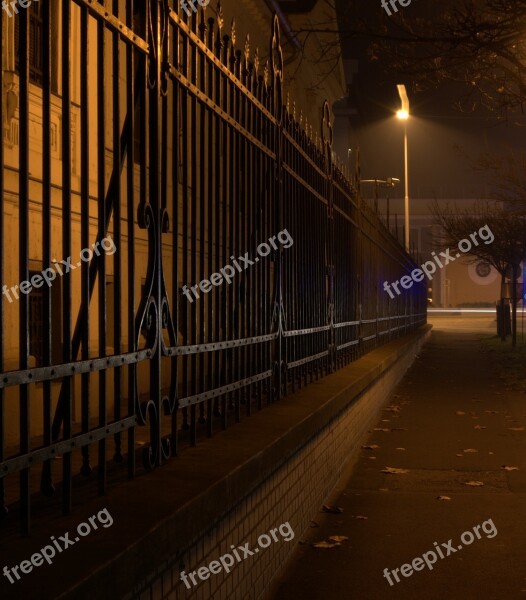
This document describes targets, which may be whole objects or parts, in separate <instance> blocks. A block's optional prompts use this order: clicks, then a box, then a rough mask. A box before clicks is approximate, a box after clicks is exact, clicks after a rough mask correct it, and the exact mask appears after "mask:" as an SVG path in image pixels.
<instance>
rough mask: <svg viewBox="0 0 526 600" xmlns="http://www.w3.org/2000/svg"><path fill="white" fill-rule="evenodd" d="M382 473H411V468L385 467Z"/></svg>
mask: <svg viewBox="0 0 526 600" xmlns="http://www.w3.org/2000/svg"><path fill="white" fill-rule="evenodd" d="M381 472H382V473H388V474H389V475H397V474H399V473H400V474H402V473H409V469H398V468H397V467H385V469H382V471H381Z"/></svg>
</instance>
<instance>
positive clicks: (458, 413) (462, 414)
mask: <svg viewBox="0 0 526 600" xmlns="http://www.w3.org/2000/svg"><path fill="white" fill-rule="evenodd" d="M455 414H456V415H458V416H459V417H462V416H464V415H465V414H466V413H465V412H464V411H462V410H457V412H456V413H455Z"/></svg>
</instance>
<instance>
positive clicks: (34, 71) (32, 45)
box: [14, 0, 59, 93]
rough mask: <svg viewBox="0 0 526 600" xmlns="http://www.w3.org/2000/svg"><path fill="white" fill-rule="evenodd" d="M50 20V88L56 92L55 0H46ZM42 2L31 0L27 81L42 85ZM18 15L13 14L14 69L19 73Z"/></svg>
mask: <svg viewBox="0 0 526 600" xmlns="http://www.w3.org/2000/svg"><path fill="white" fill-rule="evenodd" d="M48 2H49V11H50V22H51V90H52V91H53V92H55V93H57V92H58V43H59V27H58V20H57V19H58V6H59V5H58V4H57V2H56V0H48ZM43 7H44V2H32V3H31V4H30V5H29V7H28V8H26V9H25V10H27V11H28V12H29V48H28V52H29V81H30V82H31V83H33V84H35V85H38V86H42V85H43V83H44V64H43V58H42V57H43V53H42V44H43V43H44V42H45V40H44V36H45V33H46V32H45V31H44V19H43V15H44V9H43ZM19 17H20V15H15V16H14V19H15V71H16V73H20V55H21V49H20V18H19Z"/></svg>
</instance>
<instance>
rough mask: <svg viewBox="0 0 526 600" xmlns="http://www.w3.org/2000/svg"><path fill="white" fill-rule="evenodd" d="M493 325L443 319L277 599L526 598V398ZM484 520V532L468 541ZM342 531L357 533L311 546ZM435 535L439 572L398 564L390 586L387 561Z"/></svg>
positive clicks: (401, 558)
mask: <svg viewBox="0 0 526 600" xmlns="http://www.w3.org/2000/svg"><path fill="white" fill-rule="evenodd" d="M441 323H445V321H444V322H441ZM482 330H484V327H483V328H482ZM485 330H486V331H488V332H489V333H492V328H490V327H486V328H485ZM482 335H483V334H481V328H477V332H476V333H473V332H472V333H470V332H468V331H466V329H465V328H462V327H461V328H458V329H457V330H456V331H453V330H451V329H450V328H448V327H442V326H441V324H437V327H436V330H434V331H433V333H432V336H431V339H430V341H429V342H428V344H427V345H426V346H425V347H424V349H423V350H422V352H421V354H420V356H419V358H417V360H416V362H415V364H414V365H413V367H412V368H411V370H410V371H409V372H408V374H407V375H406V377H405V378H404V380H403V382H402V383H401V385H400V386H399V388H398V389H397V390H396V391H395V393H394V395H393V397H392V400H391V404H390V407H389V408H387V409H386V410H385V411H384V412H383V414H382V415H381V417H380V419H379V421H378V423H377V424H376V425H375V428H376V429H375V430H374V431H371V434H370V437H369V439H368V440H367V442H366V445H371V446H373V445H377V446H378V448H374V449H368V450H367V449H364V450H362V451H361V456H360V459H359V461H358V463H357V465H356V466H355V469H354V472H353V474H352V476H351V477H350V480H349V478H347V481H346V482H345V483H344V484H342V486H341V488H340V489H339V490H338V491H337V492H336V493H335V494H334V497H333V498H331V500H330V502H329V504H330V505H332V506H337V507H341V508H342V509H343V513H341V514H323V513H321V512H320V514H319V515H318V517H316V522H315V523H313V527H312V528H311V529H310V530H309V532H308V535H306V536H304V538H303V540H302V541H303V543H302V544H301V545H300V546H299V547H298V550H297V552H296V555H295V557H294V558H293V560H292V562H291V563H290V564H289V567H288V569H287V571H286V573H285V575H284V576H283V577H282V578H281V579H280V581H279V583H278V588H277V592H276V594H275V595H274V596H273V599H274V600H296V599H300V598H301V599H302V600H303V599H304V600H341V599H344V598H345V599H352V600H366V599H367V600H369V599H373V600H376V599H384V598H385V599H392V600H402V599H403V600H413V599H414V600H423V599H425V600H434V599H436V600H438V599H440V600H442V599H445V598H447V599H451V600H457V599H458V600H470V599H477V600H503V599H506V600H510V599H511V600H513V599H516V598H517V599H519V598H522V599H526V396H525V395H524V394H522V393H518V392H511V391H506V390H505V389H504V386H503V385H502V383H501V381H500V380H499V379H498V377H497V376H496V373H495V369H494V368H493V367H492V365H491V362H490V361H491V355H489V354H485V353H482V352H481V351H480V341H479V340H480V338H481V336H482ZM384 429H387V430H388V431H383V430H384ZM468 450H469V451H468ZM475 451H476V452H475ZM373 457H375V458H373ZM502 465H506V466H508V467H518V470H505V469H503V468H502ZM386 467H395V468H402V469H407V470H408V472H407V473H403V474H393V475H392V474H384V473H382V472H381V470H382V469H385V468H386ZM472 481H475V482H482V483H483V484H484V485H483V486H478V487H472V486H469V485H465V484H466V483H467V482H472ZM439 496H446V497H447V498H449V500H439V499H437V498H438V497H439ZM364 517H365V518H364ZM490 519H491V522H490V521H489V520H490ZM483 523H485V525H483V527H479V529H478V530H477V533H478V534H479V536H480V539H478V538H477V536H476V535H475V534H473V535H474V536H475V537H474V541H473V542H472V543H469V542H470V540H471V537H472V536H471V534H466V535H465V536H463V539H462V540H461V536H462V534H463V533H464V532H465V531H468V530H471V532H473V527H475V526H477V525H482V524H483ZM492 524H494V526H495V528H496V530H497V532H498V533H497V534H494V531H495V529H494V528H493V526H492ZM316 525H318V526H316ZM334 535H338V536H347V537H348V538H349V539H348V540H347V541H343V542H342V544H341V546H337V547H334V548H332V549H315V548H313V547H312V543H314V542H319V541H322V540H327V541H328V540H329V537H330V536H334ZM491 536H493V537H491ZM450 539H451V540H452V543H451V544H450V546H451V550H449V552H450V555H449V556H447V553H448V550H447V549H446V547H447V546H448V541H449V540H450ZM434 542H437V544H438V545H439V547H440V548H441V550H442V553H443V555H444V558H443V559H442V558H440V557H439V555H438V556H437V554H436V553H435V556H437V558H436V563H435V564H434V565H432V566H433V570H429V569H428V568H427V566H426V565H425V564H422V563H423V561H415V567H416V568H418V569H423V570H419V571H413V573H412V574H409V568H408V567H406V568H405V572H406V573H407V574H409V576H408V577H404V576H403V574H402V573H401V572H400V571H398V572H397V573H396V576H397V577H398V578H399V579H400V582H399V583H397V582H396V577H395V576H394V575H393V574H390V578H391V581H392V582H393V585H392V586H390V585H389V583H388V581H387V579H386V578H385V577H384V576H383V572H384V569H385V568H387V569H389V570H390V571H391V572H392V570H393V569H400V568H401V567H402V565H404V564H407V563H411V562H413V560H414V559H415V558H417V557H422V555H423V554H424V553H426V552H429V551H436V546H435V545H434ZM463 542H465V543H463ZM441 544H444V545H441ZM460 546H462V548H461V549H460ZM427 558H428V561H429V562H431V561H432V560H433V554H428V555H427Z"/></svg>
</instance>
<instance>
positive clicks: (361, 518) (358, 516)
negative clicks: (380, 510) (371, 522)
mask: <svg viewBox="0 0 526 600" xmlns="http://www.w3.org/2000/svg"><path fill="white" fill-rule="evenodd" d="M354 518H355V519H360V520H362V521H367V519H368V518H369V517H364V516H363V515H356V516H355V517H354Z"/></svg>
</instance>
